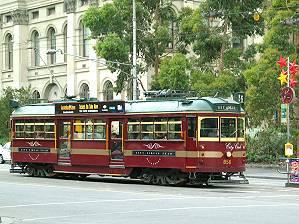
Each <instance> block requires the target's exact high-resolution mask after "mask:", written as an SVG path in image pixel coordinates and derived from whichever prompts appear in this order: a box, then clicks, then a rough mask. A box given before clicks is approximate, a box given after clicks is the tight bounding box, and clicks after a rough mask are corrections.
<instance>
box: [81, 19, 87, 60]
mask: <svg viewBox="0 0 299 224" xmlns="http://www.w3.org/2000/svg"><path fill="white" fill-rule="evenodd" d="M89 34H90V31H89V29H88V28H87V27H86V26H84V24H83V22H82V21H81V22H80V26H79V42H80V43H79V49H80V52H79V53H80V56H83V57H88V56H89V52H88V47H89V40H88V38H89Z"/></svg>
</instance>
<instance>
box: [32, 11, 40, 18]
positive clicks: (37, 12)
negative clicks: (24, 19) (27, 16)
mask: <svg viewBox="0 0 299 224" xmlns="http://www.w3.org/2000/svg"><path fill="white" fill-rule="evenodd" d="M38 17H39V11H33V12H32V13H31V18H32V19H38Z"/></svg>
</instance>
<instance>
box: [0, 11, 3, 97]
mask: <svg viewBox="0 0 299 224" xmlns="http://www.w3.org/2000/svg"><path fill="white" fill-rule="evenodd" d="M2 26H3V16H2V15H1V14H0V37H1V38H2V40H3V38H4V37H3V32H2ZM0 52H2V53H0V90H2V89H3V85H2V79H3V74H2V71H3V70H4V66H3V52H4V47H3V44H0ZM0 95H1V93H0Z"/></svg>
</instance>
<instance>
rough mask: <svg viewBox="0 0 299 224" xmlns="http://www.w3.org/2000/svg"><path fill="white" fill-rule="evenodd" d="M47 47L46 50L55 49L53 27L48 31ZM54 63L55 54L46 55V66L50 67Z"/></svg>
mask: <svg viewBox="0 0 299 224" xmlns="http://www.w3.org/2000/svg"><path fill="white" fill-rule="evenodd" d="M47 47H48V49H56V35H55V30H54V28H53V27H51V28H50V29H49V30H48V35H47ZM55 63H56V54H48V64H49V65H52V64H55Z"/></svg>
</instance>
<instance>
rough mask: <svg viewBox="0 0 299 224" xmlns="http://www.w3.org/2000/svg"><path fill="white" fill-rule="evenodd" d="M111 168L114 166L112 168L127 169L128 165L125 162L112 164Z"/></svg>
mask: <svg viewBox="0 0 299 224" xmlns="http://www.w3.org/2000/svg"><path fill="white" fill-rule="evenodd" d="M109 168H112V169H125V168H126V167H125V166H124V165H123V164H110V165H109Z"/></svg>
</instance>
